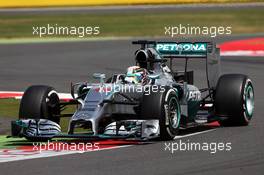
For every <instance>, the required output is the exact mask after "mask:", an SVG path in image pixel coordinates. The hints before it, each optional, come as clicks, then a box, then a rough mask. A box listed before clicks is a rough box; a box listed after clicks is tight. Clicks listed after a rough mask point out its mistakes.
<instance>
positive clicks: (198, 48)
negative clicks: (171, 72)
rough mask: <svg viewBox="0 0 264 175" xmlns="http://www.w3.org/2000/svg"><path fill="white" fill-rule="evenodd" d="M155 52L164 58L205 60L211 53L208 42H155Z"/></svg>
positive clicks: (211, 44)
mask: <svg viewBox="0 0 264 175" xmlns="http://www.w3.org/2000/svg"><path fill="white" fill-rule="evenodd" d="M154 48H155V50H156V51H157V52H158V53H159V54H160V55H161V56H162V57H164V58H188V57H190V58H206V57H207V53H211V52H212V48H213V43H209V42H194V43H191V42H156V43H155V44H154Z"/></svg>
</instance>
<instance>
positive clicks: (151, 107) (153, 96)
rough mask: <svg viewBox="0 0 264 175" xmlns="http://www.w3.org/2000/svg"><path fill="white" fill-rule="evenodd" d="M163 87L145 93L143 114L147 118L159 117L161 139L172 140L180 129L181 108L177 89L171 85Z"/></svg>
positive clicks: (142, 107)
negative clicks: (156, 90)
mask: <svg viewBox="0 0 264 175" xmlns="http://www.w3.org/2000/svg"><path fill="white" fill-rule="evenodd" d="M163 88H164V89H163V90H162V87H160V88H159V90H158V92H152V93H150V94H144V95H143V100H142V106H141V109H142V113H141V115H142V116H143V117H144V118H145V119H158V120H159V127H160V139H161V140H172V139H173V138H174V137H175V136H176V135H177V134H178V131H179V126H180V117H181V109H180V104H179V100H178V96H177V93H176V91H175V90H174V89H173V88H170V87H163Z"/></svg>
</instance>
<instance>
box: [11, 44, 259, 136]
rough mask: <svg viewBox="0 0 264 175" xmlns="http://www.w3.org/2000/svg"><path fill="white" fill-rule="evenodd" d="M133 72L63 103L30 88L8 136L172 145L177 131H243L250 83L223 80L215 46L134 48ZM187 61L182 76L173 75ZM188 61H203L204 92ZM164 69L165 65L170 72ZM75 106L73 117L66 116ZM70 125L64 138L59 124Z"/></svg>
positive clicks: (77, 89)
mask: <svg viewBox="0 0 264 175" xmlns="http://www.w3.org/2000/svg"><path fill="white" fill-rule="evenodd" d="M133 44H138V45H140V46H141V47H140V49H138V50H137V51H136V52H135V61H136V65H135V66H131V67H129V68H128V69H127V72H125V73H121V74H116V75H113V76H112V77H110V78H109V79H108V80H106V81H105V78H106V76H105V75H104V74H101V73H95V74H94V78H95V79H98V83H86V82H81V83H77V84H72V85H71V94H72V97H73V99H72V100H69V101H61V100H60V99H59V97H58V94H57V92H56V91H55V89H54V88H52V87H50V86H44V85H35V86H31V87H29V88H28V89H27V90H26V91H25V93H24V95H23V97H22V99H21V103H20V109H19V120H17V121H13V122H12V124H11V125H12V136H20V137H26V138H27V139H29V140H45V139H51V138H57V137H70V138H138V139H152V138H157V137H159V138H160V139H162V140H171V139H173V138H174V137H175V136H176V135H177V134H178V131H179V129H180V128H188V127H190V126H196V125H200V124H205V123H210V122H214V121H218V122H219V123H220V124H221V125H222V126H226V125H248V124H249V122H250V120H251V118H252V115H253V111H254V91H253V85H252V82H251V80H250V79H249V78H248V77H247V76H246V75H242V74H225V75H221V73H220V54H219V53H220V50H219V49H218V48H216V45H215V44H214V43H212V42H155V41H134V42H133ZM180 58H182V59H185V70H184V71H177V70H173V63H174V60H177V59H180ZM192 59H204V61H205V64H206V69H205V71H206V78H207V79H206V81H207V85H206V87H205V88H202V89H199V88H197V86H195V85H193V71H189V70H188V68H187V62H188V61H189V60H192ZM167 62H168V64H167ZM69 105H76V111H75V112H74V113H73V114H65V113H63V110H64V109H65V108H67V106H69ZM62 117H71V118H70V121H69V124H68V133H62V132H61V127H60V119H61V118H62Z"/></svg>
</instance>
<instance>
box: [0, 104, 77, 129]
mask: <svg viewBox="0 0 264 175" xmlns="http://www.w3.org/2000/svg"><path fill="white" fill-rule="evenodd" d="M19 103H20V101H19V100H16V99H0V118H1V117H6V118H10V119H12V120H16V119H18V112H19ZM74 110H75V106H68V107H67V108H66V109H65V110H64V111H63V113H65V114H66V113H73V112H74ZM68 122H69V118H61V121H60V126H61V129H62V131H63V132H66V131H67V129H68Z"/></svg>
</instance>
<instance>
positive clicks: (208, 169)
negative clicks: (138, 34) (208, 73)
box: [0, 37, 264, 175]
mask: <svg viewBox="0 0 264 175" xmlns="http://www.w3.org/2000/svg"><path fill="white" fill-rule="evenodd" d="M237 38H241V37H233V38H232V37H231V38H224V39H218V40H217V41H218V42H222V41H224V40H230V39H237ZM245 38H247V37H245ZM130 42H131V41H127V40H122V41H93V42H73V43H70V42H69V43H41V44H36V43H35V44H12V45H0V82H1V83H0V89H1V90H25V88H26V87H27V86H29V85H31V84H49V85H51V86H53V87H55V88H56V89H58V91H60V92H61V91H63V92H67V91H69V84H70V81H73V82H77V81H90V80H92V78H91V74H92V73H93V72H104V73H106V74H107V75H109V74H113V73H118V72H124V70H125V69H126V67H127V66H129V65H133V64H134V59H133V53H134V51H135V49H136V48H137V47H136V46H132V45H131V44H130ZM176 65H177V67H178V68H182V63H178V64H176ZM190 68H193V69H194V71H195V74H196V79H195V83H197V84H198V86H201V83H203V75H204V74H203V73H202V72H204V70H205V69H204V64H203V62H202V61H194V62H193V65H192V64H191V63H190ZM263 68H264V58H249V57H224V58H222V70H223V73H243V74H247V75H249V76H250V78H251V79H252V81H253V83H254V88H255V97H256V99H255V114H254V118H253V120H252V122H251V124H250V126H248V127H226V128H217V129H216V130H214V131H212V132H208V133H204V134H200V135H195V136H192V137H187V138H182V139H181V141H182V142H192V143H203V142H207V143H214V142H216V143H220V142H223V143H228V142H231V144H232V150H231V151H219V152H216V153H215V154H211V153H210V152H208V151H176V152H175V153H174V154H171V153H170V152H168V151H165V150H164V149H165V143H164V142H157V143H153V144H147V145H137V146H131V147H126V148H120V149H113V150H104V151H97V152H88V153H83V154H72V155H64V156H58V157H51V158H40V159H33V160H23V161H16V162H7V163H1V164H0V171H1V174H8V175H12V174H19V175H28V174H38V175H47V174H64V175H72V174H93V175H94V174H98V175H99V174H102V175H106V174H115V175H119V174H120V175H121V174H122V175H123V174H133V175H135V174H162V175H163V174H214V175H217V174H234V175H235V174H263V173H264V170H263V167H264V149H263V145H264V139H263V138H264V127H263V125H264V118H263V116H264V112H263V109H262V107H263V103H264V95H263V86H264V79H263ZM173 142H176V143H179V140H174V141H173Z"/></svg>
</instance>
